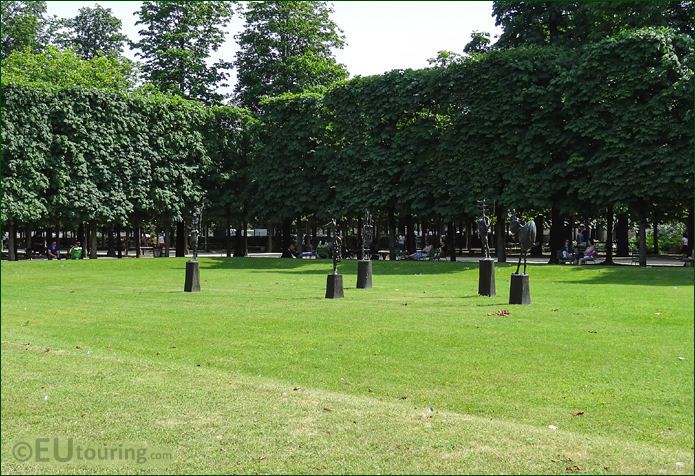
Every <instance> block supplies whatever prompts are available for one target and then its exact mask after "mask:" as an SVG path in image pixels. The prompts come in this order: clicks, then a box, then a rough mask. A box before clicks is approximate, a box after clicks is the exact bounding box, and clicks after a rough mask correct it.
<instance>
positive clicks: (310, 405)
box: [2, 258, 694, 474]
mask: <svg viewBox="0 0 695 476" xmlns="http://www.w3.org/2000/svg"><path fill="white" fill-rule="evenodd" d="M355 268H356V266H355V263H354V262H345V263H343V264H342V265H341V267H340V269H341V271H342V272H343V273H344V275H345V286H346V289H345V299H342V300H327V299H324V298H323V293H324V287H325V280H326V277H325V275H326V273H327V271H328V270H329V269H330V263H329V262H328V261H310V260H277V259H238V258H235V259H231V260H226V259H203V260H201V285H202V288H203V290H202V292H201V293H193V294H191V293H184V292H182V289H183V280H184V260H183V259H142V260H134V259H128V260H121V261H118V260H97V261H89V260H85V261H79V262H75V261H69V262H66V261H61V262H55V261H51V262H46V261H43V262H16V263H15V262H13V263H8V262H3V263H2V431H3V435H2V436H3V438H2V472H3V473H4V474H7V473H36V472H38V473H53V472H83V473H91V472H95V471H96V472H119V471H121V472H123V471H127V472H189V473H196V472H212V473H220V472H245V473H286V472H302V473H306V472H311V473H316V472H319V473H345V472H349V473H355V472H367V473H394V472H399V473H410V472H417V473H434V472H447V473H464V472H465V473H470V472H475V473H491V472H505V473H529V472H543V473H566V472H591V473H638V472H639V473H690V474H692V473H693V357H694V355H693V271H692V268H669V269H664V268H662V269H656V268H647V269H639V268H637V267H601V266H583V267H575V266H564V267H559V266H530V267H529V274H530V275H531V294H532V300H533V304H532V305H530V306H510V305H508V304H506V302H507V299H508V296H507V293H508V289H509V274H510V273H511V271H512V268H511V266H506V265H499V266H498V268H497V290H498V293H499V295H498V296H497V297H494V298H485V297H479V296H477V277H478V272H477V267H474V263H448V262H442V263H431V262H408V263H405V262H375V263H374V286H375V287H374V288H373V289H369V290H358V289H354V283H355ZM503 309H507V310H509V311H511V314H510V315H508V316H499V315H497V314H496V311H498V310H503ZM679 357H681V359H679ZM430 407H431V408H432V411H429V410H428V408H430ZM578 412H584V413H583V414H579V415H575V414H576V413H578ZM36 437H60V438H68V437H71V438H73V439H74V441H75V442H76V443H80V444H82V445H84V446H90V445H91V446H93V447H114V446H118V445H140V446H141V447H145V446H147V447H148V448H151V450H152V451H153V452H155V453H156V452H157V451H159V452H168V453H171V458H170V459H169V460H167V461H164V462H152V461H148V462H146V463H142V464H139V463H136V462H133V461H132V460H127V461H123V460H121V461H115V462H108V463H93V462H92V463H88V464H85V463H57V462H51V463H36V462H31V463H20V462H18V460H17V459H16V458H15V457H14V456H13V449H14V447H15V445H16V444H17V442H20V441H30V440H31V439H33V438H36ZM31 441H33V440H31Z"/></svg>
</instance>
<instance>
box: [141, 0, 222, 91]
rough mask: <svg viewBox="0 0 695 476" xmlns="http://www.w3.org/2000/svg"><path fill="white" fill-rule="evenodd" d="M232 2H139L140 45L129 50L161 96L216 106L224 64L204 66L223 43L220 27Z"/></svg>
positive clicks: (220, 62)
mask: <svg viewBox="0 0 695 476" xmlns="http://www.w3.org/2000/svg"><path fill="white" fill-rule="evenodd" d="M234 4H235V2H231V1H219V2H196V1H171V2H169V1H147V2H143V3H142V6H141V7H140V11H139V12H138V15H139V17H140V19H139V20H138V21H137V23H136V24H137V25H143V26H144V28H143V29H142V30H140V37H141V39H140V41H138V42H137V43H134V46H135V47H136V48H138V49H139V50H140V52H139V53H138V56H139V57H140V58H142V59H143V68H142V69H143V73H144V74H145V77H146V78H147V80H148V81H149V82H151V83H152V84H153V85H154V86H155V87H156V88H158V89H159V90H160V91H162V92H165V93H170V94H176V95H180V96H183V97H185V98H188V99H200V100H203V101H207V102H217V101H219V100H221V99H222V96H221V95H220V94H219V93H217V92H216V91H217V88H218V87H220V86H222V85H223V81H224V80H225V79H226V78H227V76H228V74H227V73H226V71H225V70H226V69H228V68H229V66H230V65H229V64H228V63H225V62H223V61H221V60H220V61H217V62H216V63H214V64H208V62H207V60H208V58H209V57H210V54H211V53H212V52H214V51H217V50H218V49H219V47H220V46H221V45H222V43H223V42H224V39H225V31H224V27H225V26H226V25H227V24H228V22H229V20H230V19H231V17H232V14H233V6H234Z"/></svg>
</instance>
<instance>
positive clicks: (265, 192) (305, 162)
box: [253, 93, 333, 222]
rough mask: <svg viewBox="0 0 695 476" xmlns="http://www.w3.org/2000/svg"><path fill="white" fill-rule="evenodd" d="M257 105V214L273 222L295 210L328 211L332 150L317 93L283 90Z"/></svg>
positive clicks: (320, 99)
mask: <svg viewBox="0 0 695 476" xmlns="http://www.w3.org/2000/svg"><path fill="white" fill-rule="evenodd" d="M262 108H263V109H262V115H261V119H262V121H263V122H262V127H261V129H260V131H259V136H258V137H259V142H258V150H257V151H256V153H255V156H254V163H253V180H254V185H255V187H256V189H257V194H256V199H255V200H254V208H255V210H256V213H257V214H258V215H259V216H263V217H266V218H268V219H270V220H275V221H278V222H279V221H281V220H282V219H284V218H289V217H291V218H294V217H296V216H298V215H300V214H317V215H319V216H324V217H326V216H327V215H328V216H330V215H329V213H328V211H329V210H330V209H331V206H332V204H333V203H332V198H333V197H332V196H331V190H330V182H329V176H328V174H327V163H328V162H329V155H328V154H330V152H331V151H332V150H331V149H330V147H327V146H329V145H330V144H328V143H327V140H328V139H327V133H328V131H327V122H326V117H325V113H324V111H323V103H322V96H321V95H320V94H316V93H307V94H290V93H287V94H284V95H282V96H279V97H277V98H272V99H268V100H266V101H264V102H263V103H262Z"/></svg>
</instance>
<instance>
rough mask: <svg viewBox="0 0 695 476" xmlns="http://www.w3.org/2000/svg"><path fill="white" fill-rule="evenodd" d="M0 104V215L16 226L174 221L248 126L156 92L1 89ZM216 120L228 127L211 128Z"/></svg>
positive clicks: (235, 113)
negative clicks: (0, 144)
mask: <svg viewBox="0 0 695 476" xmlns="http://www.w3.org/2000/svg"><path fill="white" fill-rule="evenodd" d="M2 99H3V103H2V108H3V111H4V114H3V117H2V121H3V129H2V130H3V138H2V139H3V144H5V148H4V150H3V152H4V154H3V191H4V197H3V208H2V212H3V219H4V220H7V219H12V220H14V221H23V222H35V221H40V220H44V219H50V220H56V219H59V220H61V221H62V222H63V223H79V222H82V221H88V220H95V221H97V222H99V223H108V222H113V221H115V222H119V223H126V222H129V221H130V220H131V218H133V217H135V216H140V217H156V218H157V219H158V220H160V221H161V222H162V223H167V222H169V221H173V220H177V219H180V218H181V217H182V216H183V215H184V214H187V213H188V210H189V209H190V206H191V204H194V203H200V202H201V201H202V200H203V197H204V195H205V194H204V189H203V184H204V177H206V176H208V174H209V173H210V171H211V170H215V171H216V172H217V171H219V169H224V168H225V167H226V168H231V167H233V166H234V165H236V164H230V163H229V162H230V161H233V160H235V159H236V158H238V155H239V154H237V155H236V156H230V154H231V151H233V150H234V149H235V147H238V146H235V145H234V144H236V142H238V141H240V139H237V138H238V137H241V134H240V127H242V126H245V125H246V123H247V122H248V121H249V118H248V116H247V115H245V114H244V113H243V111H240V110H237V109H236V108H227V109H224V108H206V107H204V106H202V105H201V104H199V103H194V102H188V101H182V100H181V99H180V98H169V97H166V96H163V95H156V96H146V95H130V96H126V95H116V94H112V93H110V92H105V91H98V90H84V89H53V90H48V89H38V88H27V87H24V86H17V85H4V86H3V96H2ZM220 117H224V118H225V120H226V121H227V123H236V124H238V126H237V127H235V128H228V129H224V130H221V129H219V128H218V127H217V126H219V125H221V124H222V122H221V120H220ZM235 121H236V122H235ZM213 125H214V128H211V126H213ZM213 138H214V139H213ZM221 143H224V144H225V147H222V146H220V145H219V144H221ZM213 144H217V145H213ZM211 154H212V155H211ZM219 164H222V165H219ZM214 167H217V169H214ZM220 185H227V184H226V183H221V184H220ZM208 186H209V184H208Z"/></svg>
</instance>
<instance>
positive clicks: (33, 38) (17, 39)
mask: <svg viewBox="0 0 695 476" xmlns="http://www.w3.org/2000/svg"><path fill="white" fill-rule="evenodd" d="M0 12H1V13H0V30H1V31H2V58H3V59H4V58H6V57H7V56H9V54H10V53H12V52H13V51H17V50H24V49H29V50H31V51H34V50H36V49H37V47H38V46H39V44H40V39H41V29H42V27H43V24H44V15H45V13H46V2H37V1H24V2H22V1H19V2H17V1H8V2H0Z"/></svg>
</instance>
